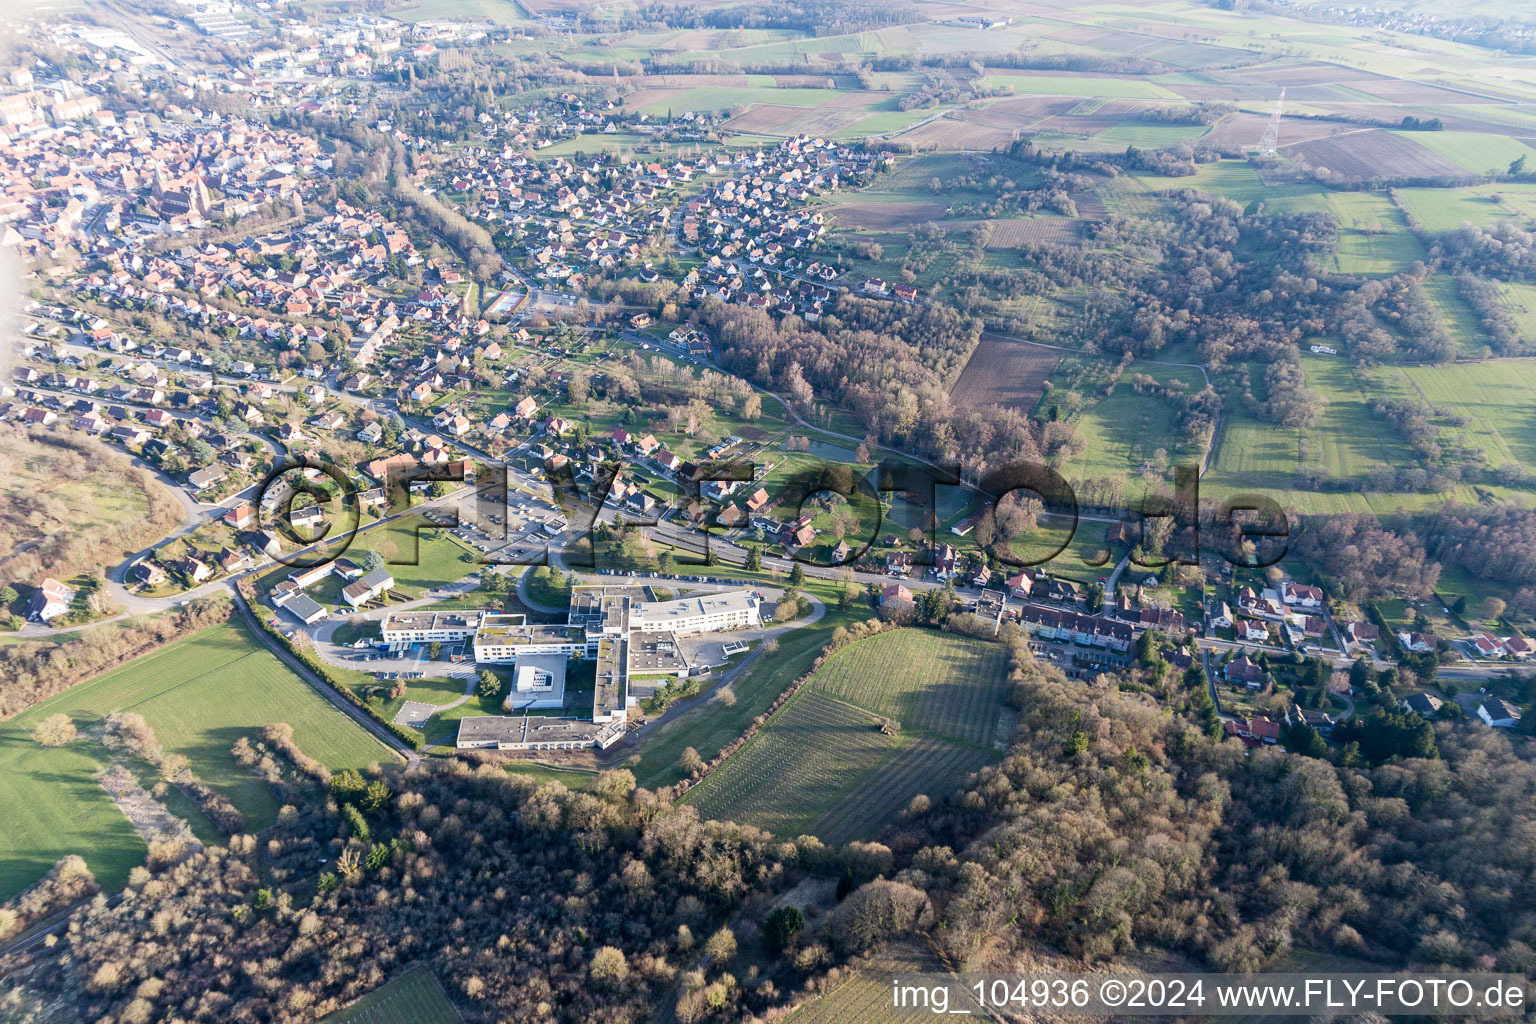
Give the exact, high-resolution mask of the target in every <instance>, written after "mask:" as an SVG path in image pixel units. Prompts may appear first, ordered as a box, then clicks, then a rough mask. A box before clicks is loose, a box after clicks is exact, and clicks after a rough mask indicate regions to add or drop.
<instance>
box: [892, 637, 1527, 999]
mask: <svg viewBox="0 0 1536 1024" xmlns="http://www.w3.org/2000/svg"><path fill="white" fill-rule="evenodd" d="M1012 678H1013V683H1014V687H1015V696H1014V700H1015V703H1016V704H1017V705H1018V706H1019V707H1020V708H1021V711H1022V720H1021V723H1020V726H1019V730H1018V733H1017V734H1016V736H1015V740H1014V744H1013V746H1012V747H1011V749H1010V751H1009V754H1008V756H1007V758H1006V759H1005V760H1004V761H1003V763H1002V764H1001V765H999V766H997V767H995V768H988V769H984V770H983V771H982V772H980V773H979V774H978V775H977V776H976V777H974V778H973V779H972V780H971V783H970V784H969V785H968V786H967V787H966V789H965V791H964V792H962V793H960V794H957V795H956V796H954V797H953V798H952V799H950V800H947V801H942V802H935V803H934V804H933V805H932V806H931V807H927V808H925V809H924V808H919V811H920V813H916V814H912V815H911V816H910V819H909V820H908V821H907V822H906V823H904V824H902V825H900V826H895V827H893V828H892V829H890V830H888V832H887V834H886V835H885V836H883V837H882V838H883V840H884V841H885V842H886V843H887V844H888V845H889V846H890V847H891V849H892V850H894V851H896V853H897V855H898V859H897V863H898V866H900V867H901V868H902V870H901V871H900V872H899V873H898V875H897V876H896V877H897V878H898V879H904V880H906V881H908V882H910V883H912V884H915V885H917V886H918V887H919V888H921V889H923V890H924V891H925V892H926V893H927V894H928V896H929V898H930V900H931V901H932V902H933V904H934V906H935V908H936V912H937V914H938V917H939V919H940V920H941V921H942V923H941V924H940V925H938V926H937V927H936V929H935V936H936V938H937V939H938V940H939V941H940V942H941V943H942V944H943V946H944V948H945V949H946V950H948V951H949V952H950V953H951V955H953V956H954V957H955V958H956V959H957V960H958V961H963V962H968V961H971V960H972V959H973V958H975V957H976V956H978V955H985V956H996V955H997V954H996V953H994V952H989V951H991V950H995V949H996V946H995V944H996V943H999V942H1001V943H1002V947H1003V949H1005V950H1007V951H1008V953H1009V954H1013V953H1017V954H1021V955H1022V954H1025V953H1027V952H1028V950H1029V947H1030V946H1031V944H1033V943H1036V942H1039V941H1040V940H1042V939H1043V940H1046V941H1049V942H1051V943H1053V944H1059V945H1061V946H1063V947H1064V948H1066V949H1067V950H1069V951H1070V952H1073V953H1076V954H1078V955H1081V956H1084V957H1089V958H1103V957H1108V956H1112V955H1113V954H1115V953H1117V952H1122V951H1126V950H1128V949H1130V948H1131V947H1132V944H1133V943H1143V944H1144V943H1150V944H1154V945H1162V946H1166V947H1169V948H1173V949H1178V950H1182V951H1184V952H1186V953H1187V954H1189V955H1190V956H1192V957H1194V958H1195V959H1196V960H1197V961H1199V962H1203V963H1206V964H1208V965H1210V966H1212V967H1217V968H1222V969H1228V970H1253V969H1258V968H1262V967H1266V966H1273V965H1274V964H1275V962H1276V960H1277V959H1278V958H1280V957H1283V956H1284V954H1285V953H1286V952H1287V951H1289V950H1291V949H1293V948H1313V949H1322V950H1332V951H1337V952H1340V953H1343V954H1347V955H1351V956H1358V957H1362V958H1365V959H1369V960H1372V961H1375V962H1379V963H1382V964H1385V965H1392V966H1397V965H1404V964H1414V965H1419V966H1430V965H1444V966H1448V967H1453V968H1461V969H1473V968H1479V969H1490V968H1491V969H1498V970H1509V971H1517V972H1522V973H1524V972H1528V971H1530V970H1531V968H1532V967H1533V966H1536V952H1533V946H1536V941H1533V940H1536V916H1533V914H1532V913H1531V911H1530V909H1529V908H1530V907H1531V906H1532V905H1533V904H1532V902H1531V900H1530V894H1531V892H1532V886H1533V884H1536V844H1533V842H1532V840H1533V838H1536V816H1533V814H1532V811H1531V807H1532V796H1533V795H1536V766H1533V765H1532V764H1531V763H1530V762H1529V761H1527V760H1525V759H1522V758H1519V757H1517V756H1516V755H1515V754H1514V752H1513V751H1512V748H1511V745H1510V741H1509V740H1508V738H1506V737H1504V736H1501V735H1498V734H1497V733H1496V731H1493V730H1466V729H1450V728H1449V727H1446V726H1441V727H1437V730H1436V738H1437V739H1438V757H1437V758H1434V759H1423V758H1403V759H1393V760H1392V761H1390V762H1389V763H1385V764H1382V765H1380V766H1379V767H1375V768H1363V767H1343V766H1341V765H1339V764H1334V763H1331V762H1330V761H1328V760H1326V759H1322V758H1313V757H1302V756H1296V755H1286V754H1282V753H1280V752H1278V751H1275V750H1264V751H1255V752H1252V753H1251V754H1250V753H1249V752H1248V751H1247V749H1246V748H1244V747H1243V746H1242V745H1241V744H1239V743H1236V742H1226V743H1221V744H1219V745H1218V744H1214V743H1212V742H1211V741H1210V739H1209V738H1208V736H1207V735H1206V734H1205V731H1204V729H1203V728H1202V727H1201V725H1200V723H1199V722H1198V721H1191V720H1188V719H1185V718H1182V717H1170V716H1169V715H1167V714H1165V713H1163V712H1162V710H1161V709H1160V708H1159V707H1158V706H1157V705H1156V704H1154V703H1152V702H1151V701H1149V700H1146V699H1144V698H1141V697H1137V696H1134V695H1131V694H1128V693H1122V692H1120V690H1119V689H1118V688H1116V687H1114V686H1112V685H1105V684H1107V683H1113V682H1114V679H1113V677H1101V679H1100V681H1099V683H1098V684H1095V685H1094V686H1093V687H1091V688H1089V689H1087V690H1084V688H1083V687H1082V686H1081V685H1080V684H1075V683H1068V682H1067V681H1066V680H1065V679H1064V678H1062V677H1061V675H1060V673H1059V671H1058V670H1056V669H1055V668H1054V667H1049V666H1046V665H1044V664H1040V663H1036V662H1034V660H1033V659H1032V657H1031V656H1030V655H1029V654H1028V652H1027V651H1026V650H1022V649H1020V650H1018V651H1016V653H1015V668H1014V672H1013V677H1012ZM1201 685H1202V686H1203V680H1202V681H1201ZM1433 747H1434V744H1431V748H1432V749H1433ZM1005 955H1007V954H1005Z"/></svg>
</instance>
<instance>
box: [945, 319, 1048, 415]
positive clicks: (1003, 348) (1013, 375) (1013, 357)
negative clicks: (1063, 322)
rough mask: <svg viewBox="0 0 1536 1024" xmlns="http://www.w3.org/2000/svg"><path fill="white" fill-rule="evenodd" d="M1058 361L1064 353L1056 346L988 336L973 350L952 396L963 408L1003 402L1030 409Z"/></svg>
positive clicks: (956, 382)
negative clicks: (1028, 343) (1053, 347)
mask: <svg viewBox="0 0 1536 1024" xmlns="http://www.w3.org/2000/svg"><path fill="white" fill-rule="evenodd" d="M1059 362H1061V353H1060V352H1059V351H1057V350H1056V349H1051V348H1042V347H1040V346H1037V345H1026V344H1023V343H1022V342H1015V341H1007V340H1004V339H1002V338H1001V337H997V336H992V337H985V338H982V340H981V343H980V344H978V345H977V346H976V351H974V352H972V353H971V358H970V360H969V361H968V362H967V363H966V364H965V369H964V370H962V371H961V372H960V377H959V379H958V380H956V381H955V386H954V387H953V388H951V389H950V393H949V396H950V398H951V399H953V400H954V403H955V405H956V406H958V407H960V408H963V409H977V408H982V407H984V406H988V405H1000V406H1003V407H1005V408H1009V409H1016V410H1018V411H1019V412H1028V411H1029V410H1030V409H1033V408H1034V406H1035V403H1036V402H1037V401H1038V400H1039V398H1040V395H1041V393H1042V389H1043V387H1044V385H1045V381H1046V379H1047V378H1049V377H1050V375H1051V371H1052V370H1054V369H1055V368H1056V364H1057V363H1059Z"/></svg>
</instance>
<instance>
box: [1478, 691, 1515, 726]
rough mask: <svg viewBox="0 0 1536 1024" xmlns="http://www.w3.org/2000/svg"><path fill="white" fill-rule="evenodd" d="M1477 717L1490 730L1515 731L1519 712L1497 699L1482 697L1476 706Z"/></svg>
mask: <svg viewBox="0 0 1536 1024" xmlns="http://www.w3.org/2000/svg"><path fill="white" fill-rule="evenodd" d="M1477 717H1478V718H1481V719H1482V720H1483V724H1484V725H1486V726H1488V727H1489V728H1491V729H1517V728H1519V727H1520V712H1519V711H1517V710H1516V709H1515V708H1514V707H1512V706H1510V705H1508V704H1506V703H1504V702H1503V701H1502V700H1500V699H1499V698H1497V697H1484V698H1483V702H1482V703H1481V704H1479V705H1478V706H1477Z"/></svg>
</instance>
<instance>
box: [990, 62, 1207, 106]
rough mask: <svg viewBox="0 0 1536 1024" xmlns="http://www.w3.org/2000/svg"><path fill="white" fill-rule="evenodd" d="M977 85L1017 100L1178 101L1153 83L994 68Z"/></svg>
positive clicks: (1173, 94)
mask: <svg viewBox="0 0 1536 1024" xmlns="http://www.w3.org/2000/svg"><path fill="white" fill-rule="evenodd" d="M980 85H981V87H982V88H985V89H999V88H1002V89H1011V90H1012V91H1013V93H1014V94H1015V95H1017V96H1025V95H1037V96H1093V97H1099V96H1103V97H1109V98H1115V99H1145V100H1172V99H1177V98H1178V95H1177V94H1176V93H1173V92H1170V91H1169V90H1167V89H1165V88H1163V87H1162V86H1160V85H1158V84H1157V83H1155V82H1149V81H1146V80H1145V79H1141V78H1135V77H1131V76H1123V77H1118V78H1102V77H1097V76H1094V75H1087V74H1084V75H1078V74H1049V73H1037V72H1034V71H1012V70H1006V69H998V68H994V69H992V70H991V71H990V72H989V73H988V74H987V75H986V76H985V77H983V78H982V80H981V82H980Z"/></svg>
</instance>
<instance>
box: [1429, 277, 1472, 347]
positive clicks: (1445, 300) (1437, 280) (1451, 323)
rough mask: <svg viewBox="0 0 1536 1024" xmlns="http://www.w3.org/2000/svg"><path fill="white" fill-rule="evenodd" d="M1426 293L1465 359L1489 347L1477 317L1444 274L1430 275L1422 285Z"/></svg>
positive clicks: (1453, 282)
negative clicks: (1485, 346)
mask: <svg viewBox="0 0 1536 1024" xmlns="http://www.w3.org/2000/svg"><path fill="white" fill-rule="evenodd" d="M1423 288H1424V294H1425V295H1427V296H1428V297H1429V301H1430V302H1431V303H1432V304H1433V305H1434V307H1435V311H1436V312H1437V313H1439V314H1440V320H1441V322H1442V323H1443V324H1445V330H1446V333H1447V334H1449V335H1450V336H1451V337H1452V338H1454V339H1455V341H1456V344H1457V346H1458V347H1459V348H1460V349H1461V354H1462V355H1464V356H1476V355H1477V354H1478V351H1479V350H1480V349H1481V348H1482V347H1483V346H1484V345H1486V344H1487V339H1486V337H1485V336H1484V334H1483V329H1482V326H1481V324H1479V323H1478V318H1477V314H1476V313H1474V312H1473V311H1472V308H1471V307H1470V306H1468V305H1467V302H1466V300H1465V299H1463V298H1462V297H1461V295H1460V293H1459V292H1458V291H1457V289H1456V282H1455V281H1454V280H1453V279H1452V278H1450V277H1448V276H1446V275H1445V274H1431V275H1430V276H1429V279H1428V280H1427V281H1425V282H1424V285H1423Z"/></svg>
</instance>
